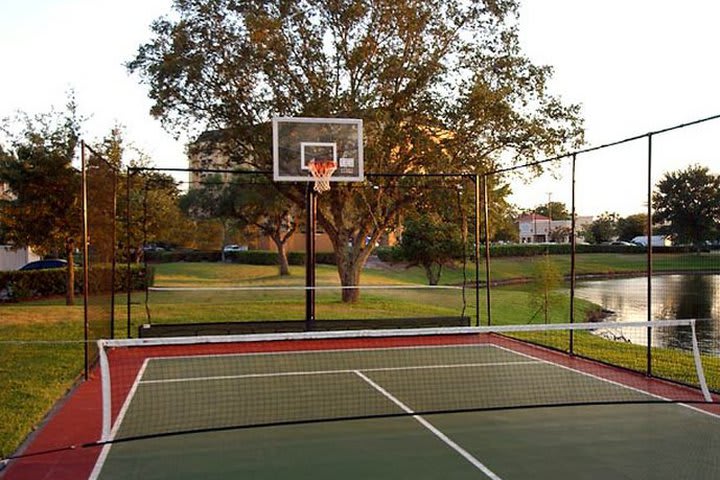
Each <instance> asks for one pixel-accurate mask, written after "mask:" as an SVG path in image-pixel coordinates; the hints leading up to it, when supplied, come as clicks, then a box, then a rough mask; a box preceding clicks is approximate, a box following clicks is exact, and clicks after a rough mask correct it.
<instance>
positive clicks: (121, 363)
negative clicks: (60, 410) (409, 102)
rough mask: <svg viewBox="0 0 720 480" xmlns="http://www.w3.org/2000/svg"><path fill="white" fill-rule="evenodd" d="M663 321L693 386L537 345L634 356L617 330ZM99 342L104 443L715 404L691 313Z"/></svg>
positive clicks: (673, 362)
mask: <svg viewBox="0 0 720 480" xmlns="http://www.w3.org/2000/svg"><path fill="white" fill-rule="evenodd" d="M667 329H685V330H687V331H688V332H689V335H690V336H691V337H692V342H691V348H682V349H680V348H663V352H661V353H658V355H660V356H664V358H666V360H667V361H666V362H664V363H663V365H666V366H667V367H666V368H672V369H676V370H682V371H683V374H684V378H687V380H688V381H687V383H688V384H690V386H683V385H678V384H673V383H669V382H664V381H659V380H656V379H654V378H649V377H647V376H646V375H643V374H638V373H634V372H631V371H630V370H628V369H621V368H617V367H612V366H608V365H606V364H601V363H598V362H593V361H589V360H585V359H582V358H578V357H575V356H572V355H569V354H567V353H565V352H560V351H556V350H552V349H549V348H546V347H540V346H537V344H538V343H544V344H545V345H550V344H552V343H553V341H554V339H555V340H557V339H558V338H566V337H567V336H568V335H571V334H572V335H573V336H575V337H576V338H578V339H582V338H583V337H592V338H593V339H595V341H596V342H599V343H598V346H597V347H596V348H606V349H610V350H612V351H613V352H614V353H615V354H616V355H619V356H623V357H624V358H625V360H626V361H628V362H630V363H632V362H638V363H642V362H643V361H644V359H645V347H644V346H642V345H634V344H632V343H628V342H625V341H618V340H617V339H618V338H625V337H628V336H629V335H631V334H633V332H634V334H637V333H638V332H643V331H645V332H652V334H653V335H656V334H661V333H662V331H663V330H667ZM608 332H612V334H611V335H608ZM530 342H532V343H530ZM98 343H99V346H100V351H101V354H100V370H101V374H102V390H103V441H106V442H111V441H119V440H127V439H134V438H147V437H153V436H162V435H172V434H179V433H190V432H203V431H212V430H222V429H233V428H244V427H259V426H269V425H282V424H294V423H304V422H317V421H337V420H350V419H362V418H373V417H391V416H401V415H414V414H436V413H449V412H467V411H482V410H497V409H517V408H538V407H559V406H572V405H593V404H614V403H618V404H626V403H657V402H691V403H703V402H712V401H713V396H712V395H711V393H710V391H709V390H708V387H707V384H706V380H705V377H704V374H703V368H702V357H701V355H700V353H699V349H698V347H697V339H696V338H695V321H694V320H669V321H653V322H636V323H630V322H627V323H579V324H551V325H540V326H535V325H533V326H528V325H521V326H519V325H516V326H495V327H458V328H444V329H402V330H391V331H388V330H363V331H352V332H305V333H286V334H256V335H238V336H207V337H182V338H180V337H178V338H147V339H127V340H101V341H99V342H98Z"/></svg>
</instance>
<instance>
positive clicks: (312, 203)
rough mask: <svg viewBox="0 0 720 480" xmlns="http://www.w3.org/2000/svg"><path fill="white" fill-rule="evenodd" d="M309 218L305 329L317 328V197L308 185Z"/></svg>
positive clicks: (306, 245)
mask: <svg viewBox="0 0 720 480" xmlns="http://www.w3.org/2000/svg"><path fill="white" fill-rule="evenodd" d="M305 205H306V209H307V218H306V225H305V287H306V289H305V329H306V330H308V331H310V330H314V328H315V231H316V214H317V196H316V194H315V189H314V188H313V186H312V185H310V184H308V186H307V194H306V196H305Z"/></svg>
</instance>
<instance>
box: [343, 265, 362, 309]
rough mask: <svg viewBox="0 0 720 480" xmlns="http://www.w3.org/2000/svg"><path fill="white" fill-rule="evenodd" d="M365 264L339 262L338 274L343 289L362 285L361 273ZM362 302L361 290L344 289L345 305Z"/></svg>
mask: <svg viewBox="0 0 720 480" xmlns="http://www.w3.org/2000/svg"><path fill="white" fill-rule="evenodd" d="M364 264H365V262H364V261H357V260H356V261H355V262H353V261H352V260H351V259H346V261H344V262H338V273H339V274H340V284H341V285H342V286H343V287H354V286H358V285H360V272H361V271H362V267H363V265H364ZM358 300H360V290H359V289H357V288H343V289H342V301H343V303H357V301H358Z"/></svg>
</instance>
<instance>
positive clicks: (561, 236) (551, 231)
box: [517, 213, 593, 243]
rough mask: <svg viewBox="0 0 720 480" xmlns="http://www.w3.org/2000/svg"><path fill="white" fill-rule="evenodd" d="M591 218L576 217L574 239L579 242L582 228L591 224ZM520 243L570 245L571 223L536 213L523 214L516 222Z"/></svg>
mask: <svg viewBox="0 0 720 480" xmlns="http://www.w3.org/2000/svg"><path fill="white" fill-rule="evenodd" d="M592 221H593V217H592V216H584V217H580V216H578V217H576V222H575V239H576V241H577V240H580V232H581V231H582V229H583V227H585V226H587V225H589V224H591V223H592ZM517 224H518V230H519V238H520V243H548V242H555V243H570V234H571V232H572V222H571V221H570V220H552V219H551V218H548V217H546V216H544V215H540V214H537V213H529V214H523V215H520V216H519V217H518V220H517Z"/></svg>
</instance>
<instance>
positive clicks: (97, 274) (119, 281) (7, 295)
mask: <svg viewBox="0 0 720 480" xmlns="http://www.w3.org/2000/svg"><path fill="white" fill-rule="evenodd" d="M130 272H131V287H132V288H133V290H142V289H144V288H145V285H146V283H147V284H148V285H152V281H153V278H154V273H155V272H154V270H153V269H152V268H149V269H148V278H145V270H144V268H143V266H142V265H132V266H131V267H130ZM88 274H89V275H88V276H89V280H90V290H89V293H99V292H104V291H110V288H109V284H110V279H111V278H112V277H111V275H112V267H111V266H110V265H101V266H98V267H94V268H92V269H91V270H90V272H88ZM65 275H66V272H65V270H64V269H52V270H14V271H9V272H0V301H2V302H17V301H21V300H31V299H37V298H44V297H51V296H57V295H65ZM126 289H127V266H125V265H118V266H117V269H116V270H115V291H116V292H122V291H125V290H126ZM82 291H83V271H82V268H78V267H76V268H75V293H76V294H80V293H82Z"/></svg>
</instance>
